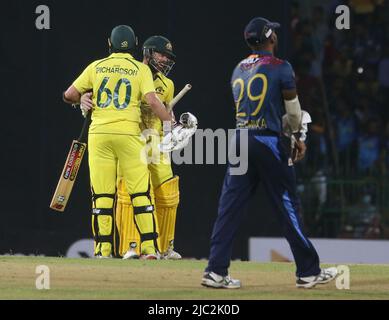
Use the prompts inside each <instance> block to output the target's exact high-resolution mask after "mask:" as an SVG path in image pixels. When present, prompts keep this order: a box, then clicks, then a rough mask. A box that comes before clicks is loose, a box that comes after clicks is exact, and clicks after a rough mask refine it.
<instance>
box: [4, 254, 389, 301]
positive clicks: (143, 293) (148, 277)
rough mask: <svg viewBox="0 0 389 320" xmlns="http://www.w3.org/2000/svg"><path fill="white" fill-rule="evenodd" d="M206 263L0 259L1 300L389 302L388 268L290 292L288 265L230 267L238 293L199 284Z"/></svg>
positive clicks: (353, 269)
mask: <svg viewBox="0 0 389 320" xmlns="http://www.w3.org/2000/svg"><path fill="white" fill-rule="evenodd" d="M39 265H46V266H48V267H49V270H50V289H49V290H38V289H36V279H37V277H38V276H39V275H38V274H36V273H35V272H36V267H37V266H39ZM205 266H206V261H198V260H181V261H165V260H161V261H141V260H126V261H124V260H120V259H69V258H48V257H12V256H0V299H141V300H150V299H168V300H178V299H179V300H182V299H184V300H197V299H208V300H217V299H223V300H224V299H226V300H239V299H245V300H246V299H389V265H348V266H349V268H350V280H351V281H350V289H349V290H338V289H337V288H336V285H335V281H333V282H331V283H329V284H326V285H320V286H316V288H314V289H310V290H307V289H297V288H296V287H295V276H294V272H295V266H294V264H293V263H255V262H232V265H231V269H230V272H231V275H232V276H233V277H234V278H238V279H240V280H241V281H242V285H243V286H242V288H241V289H238V290H223V289H209V288H204V287H202V286H201V285H200V282H201V277H202V274H203V270H204V268H205Z"/></svg>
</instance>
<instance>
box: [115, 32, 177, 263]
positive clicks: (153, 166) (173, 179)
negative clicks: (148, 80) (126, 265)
mask: <svg viewBox="0 0 389 320" xmlns="http://www.w3.org/2000/svg"><path fill="white" fill-rule="evenodd" d="M174 58H175V55H174V53H173V49H172V45H171V42H170V41H169V40H168V39H166V38H165V37H162V36H152V37H150V38H148V39H147V40H146V41H145V43H144V44H143V63H145V64H147V65H148V66H149V67H150V69H151V71H152V73H153V79H154V87H155V90H156V92H157V95H158V96H159V98H160V99H161V101H162V102H164V103H165V105H167V104H169V102H170V101H171V100H172V99H173V96H174V83H173V81H172V80H170V79H169V78H167V75H168V73H169V71H170V70H171V68H172V67H173V65H174ZM141 111H142V123H141V129H142V132H145V131H144V130H147V133H148V134H147V135H148V144H149V145H148V146H149V150H148V151H149V156H150V157H151V161H150V163H149V165H148V168H149V171H150V174H151V182H152V187H153V194H154V201H155V207H156V213H157V214H156V216H157V224H158V229H159V230H158V233H159V235H158V236H159V237H158V244H159V250H160V253H161V258H162V259H174V260H178V259H181V255H180V254H179V253H177V252H175V251H174V234H175V224H176V214H177V207H178V202H179V187H178V181H179V180H178V179H179V178H178V176H174V175H173V172H172V167H171V164H170V159H169V156H168V155H167V154H164V153H160V152H159V151H158V143H159V141H160V138H161V137H162V136H163V127H162V122H161V120H160V119H159V118H158V117H156V116H155V114H154V113H153V112H152V109H151V108H150V106H149V105H148V103H147V101H145V100H143V101H142V104H141ZM155 154H157V157H155V158H153V156H152V155H155ZM119 167H121V163H120V164H119ZM116 222H117V226H118V230H119V235H120V247H119V252H120V254H121V255H122V256H123V258H124V259H135V258H138V257H139V242H140V237H139V232H138V230H137V228H136V227H135V224H134V210H133V207H132V205H131V201H130V199H129V197H128V194H127V193H126V182H125V180H124V179H123V178H122V177H120V176H119V181H118V202H117V207H116Z"/></svg>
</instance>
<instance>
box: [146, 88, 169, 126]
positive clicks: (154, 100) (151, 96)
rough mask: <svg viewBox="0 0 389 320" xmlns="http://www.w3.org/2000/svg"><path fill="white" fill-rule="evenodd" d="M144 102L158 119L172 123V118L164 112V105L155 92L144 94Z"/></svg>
mask: <svg viewBox="0 0 389 320" xmlns="http://www.w3.org/2000/svg"><path fill="white" fill-rule="evenodd" d="M145 100H146V103H147V104H148V105H149V106H150V107H151V110H152V111H153V112H154V113H155V115H156V116H158V118H159V119H161V120H162V121H173V118H172V116H171V115H170V113H169V112H168V111H167V110H166V108H165V106H164V104H163V103H162V102H161V100H160V99H159V98H158V96H157V95H156V94H155V92H149V93H147V94H145Z"/></svg>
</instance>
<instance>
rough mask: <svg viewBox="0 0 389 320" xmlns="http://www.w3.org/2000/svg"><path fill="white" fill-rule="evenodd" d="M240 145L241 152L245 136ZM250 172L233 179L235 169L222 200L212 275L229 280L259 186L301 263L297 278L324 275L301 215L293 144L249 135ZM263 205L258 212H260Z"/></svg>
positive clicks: (213, 240)
mask: <svg viewBox="0 0 389 320" xmlns="http://www.w3.org/2000/svg"><path fill="white" fill-rule="evenodd" d="M236 137H237V139H236V140H235V142H234V143H236V144H237V147H238V149H237V150H239V147H240V138H239V137H240V131H239V130H237V134H236ZM247 148H248V157H247V159H242V160H241V161H247V162H248V163H247V165H248V171H247V173H246V174H244V175H231V172H230V167H231V165H229V167H228V169H227V173H226V176H225V179H224V184H223V190H222V193H221V197H220V200H219V209H218V216H217V219H216V222H215V225H214V228H213V232H212V237H211V250H210V257H209V263H208V267H207V268H206V271H208V272H210V271H213V272H215V273H217V274H219V275H223V276H225V275H227V274H228V268H229V266H230V260H231V254H232V246H233V240H234V237H235V234H236V232H237V230H238V228H239V226H240V223H241V220H242V217H243V215H244V213H245V211H246V210H247V206H248V203H249V201H250V199H251V198H252V197H253V195H254V194H255V190H256V188H257V186H258V183H259V182H262V183H263V184H264V187H265V190H266V194H267V196H268V198H269V200H270V202H271V206H272V208H273V210H274V213H276V214H277V216H278V218H279V220H280V222H281V225H282V229H283V233H284V236H285V238H286V240H287V241H288V243H289V245H290V248H291V250H292V253H293V256H294V259H295V262H296V267H297V271H296V275H297V276H298V277H307V276H312V275H317V274H319V273H320V267H319V257H318V254H317V252H316V250H315V248H314V246H313V245H312V243H311V242H310V241H309V240H308V238H307V237H306V236H305V234H304V231H303V228H302V223H301V219H300V215H299V200H298V197H297V194H296V177H295V171H294V167H293V166H290V161H289V157H290V142H289V140H287V139H286V141H285V140H284V138H280V137H278V136H276V135H263V134H262V133H260V132H259V131H256V130H249V134H248V144H247ZM260 211H261V209H260V206H259V207H258V213H260Z"/></svg>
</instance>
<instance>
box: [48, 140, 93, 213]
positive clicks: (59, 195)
mask: <svg viewBox="0 0 389 320" xmlns="http://www.w3.org/2000/svg"><path fill="white" fill-rule="evenodd" d="M85 150H86V143H84V142H80V141H77V140H73V142H72V145H71V147H70V150H69V153H68V156H67V159H66V162H65V166H64V168H63V170H62V174H61V176H60V178H59V181H58V184H57V188H56V189H55V192H54V195H53V198H52V199H51V203H50V208H51V209H53V210H56V211H60V212H63V211H64V210H65V208H66V205H67V203H68V201H69V197H70V194H71V192H72V189H73V185H74V182H75V180H76V178H77V173H78V170H79V168H80V165H81V161H82V158H83V156H84V153H85Z"/></svg>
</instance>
